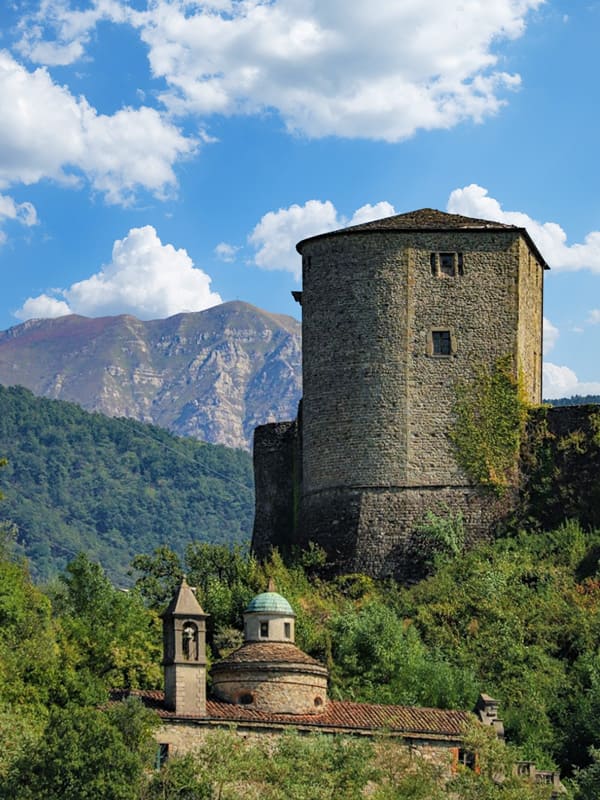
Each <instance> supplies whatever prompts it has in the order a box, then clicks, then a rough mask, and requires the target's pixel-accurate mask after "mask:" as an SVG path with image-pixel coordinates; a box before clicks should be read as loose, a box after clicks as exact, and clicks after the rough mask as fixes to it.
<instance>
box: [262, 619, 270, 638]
mask: <svg viewBox="0 0 600 800" xmlns="http://www.w3.org/2000/svg"><path fill="white" fill-rule="evenodd" d="M260 635H261V636H268V635H269V623H268V622H261V623H260Z"/></svg>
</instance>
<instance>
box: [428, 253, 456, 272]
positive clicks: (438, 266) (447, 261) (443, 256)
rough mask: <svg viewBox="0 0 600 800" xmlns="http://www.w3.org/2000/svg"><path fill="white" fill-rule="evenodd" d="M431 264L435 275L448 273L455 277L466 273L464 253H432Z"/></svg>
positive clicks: (430, 256)
mask: <svg viewBox="0 0 600 800" xmlns="http://www.w3.org/2000/svg"><path fill="white" fill-rule="evenodd" d="M429 266H430V269H431V274H432V275H433V276H434V277H440V276H441V275H446V276H447V277H450V278H454V277H456V275H464V274H465V262H464V257H463V254H462V253H430V254H429Z"/></svg>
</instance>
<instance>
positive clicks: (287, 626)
mask: <svg viewBox="0 0 600 800" xmlns="http://www.w3.org/2000/svg"><path fill="white" fill-rule="evenodd" d="M283 635H284V636H285V638H286V639H290V638H291V636H292V625H291V623H289V622H284V623H283Z"/></svg>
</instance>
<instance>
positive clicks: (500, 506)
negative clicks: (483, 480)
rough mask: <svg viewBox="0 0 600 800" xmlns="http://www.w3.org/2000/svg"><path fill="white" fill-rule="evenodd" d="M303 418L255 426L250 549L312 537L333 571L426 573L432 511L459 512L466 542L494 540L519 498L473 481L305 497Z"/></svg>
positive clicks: (302, 542) (402, 576) (265, 550)
mask: <svg viewBox="0 0 600 800" xmlns="http://www.w3.org/2000/svg"><path fill="white" fill-rule="evenodd" d="M301 450H302V448H301V429H300V426H299V425H298V424H297V422H282V423H274V424H270V425H262V426H261V427H259V428H257V429H256V431H255V438H254V470H255V485H256V515H255V520H254V532H253V537H252V551H253V553H254V554H255V555H256V556H257V557H258V558H266V557H268V555H269V553H270V551H271V550H272V549H273V548H277V549H279V550H280V551H281V552H282V553H288V552H290V550H292V549H293V548H294V547H299V548H306V547H308V545H309V544H310V543H311V542H314V543H315V544H317V545H319V546H320V547H322V548H323V549H324V550H325V552H326V553H327V565H326V568H325V569H326V571H327V572H328V573H329V574H342V573H348V572H361V573H364V574H367V575H371V576H373V577H387V576H393V577H395V578H396V579H398V580H400V581H403V582H410V581H411V580H414V579H416V578H419V577H421V576H422V575H423V574H424V572H425V571H426V568H427V563H428V560H431V558H432V556H433V549H434V544H433V542H431V540H428V537H427V535H426V534H424V533H423V530H422V526H423V523H425V522H426V521H427V514H428V512H432V513H433V514H435V515H436V516H438V517H444V518H447V517H449V516H453V517H455V518H456V517H457V516H459V515H460V517H461V519H462V524H463V527H464V533H465V543H466V545H467V546H469V545H470V544H473V543H474V542H477V541H482V540H485V539H487V538H490V537H491V535H492V533H493V531H494V529H495V528H496V527H497V525H498V523H499V522H500V521H501V520H502V519H503V518H504V517H505V516H506V514H507V513H508V512H509V511H510V509H511V508H512V506H513V504H514V498H513V497H512V495H510V496H507V497H505V498H503V499H501V500H500V499H498V498H496V497H495V496H494V495H493V494H490V493H487V492H484V491H482V490H479V489H476V488H474V487H468V486H458V487H452V486H430V487H418V488H405V487H385V488H376V487H369V488H349V487H344V488H339V489H327V490H323V491H320V492H315V493H314V494H310V495H304V496H302V484H301V481H300V475H301Z"/></svg>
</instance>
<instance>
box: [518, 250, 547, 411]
mask: <svg viewBox="0 0 600 800" xmlns="http://www.w3.org/2000/svg"><path fill="white" fill-rule="evenodd" d="M519 260H520V269H519V282H518V289H519V327H518V331H517V337H518V338H517V347H518V363H519V366H520V368H521V379H522V381H523V384H524V385H523V388H524V390H525V393H526V396H527V398H528V399H529V401H530V402H531V403H532V404H534V405H536V404H539V403H541V402H542V314H543V284H544V267H543V265H542V264H541V263H540V261H539V259H538V258H537V256H536V255H535V254H534V253H533V252H532V251H531V250H530V249H529V247H528V245H527V243H526V242H525V240H524V239H521V240H520V243H519Z"/></svg>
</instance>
